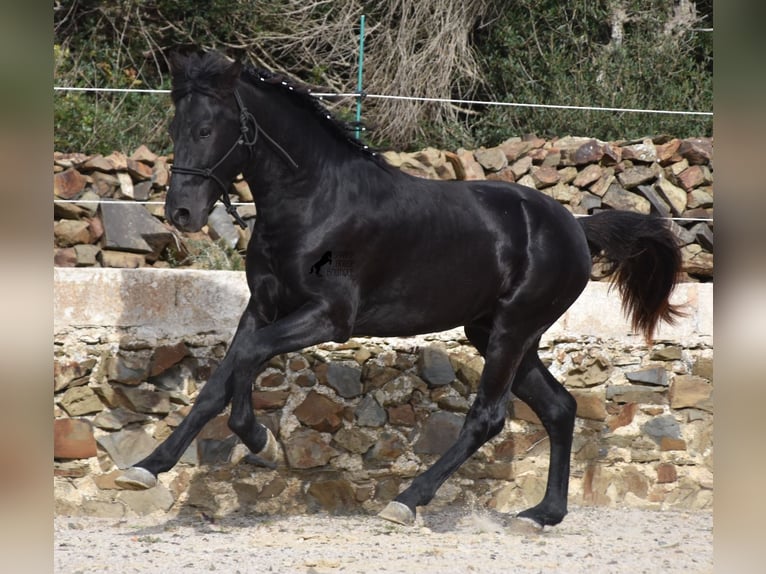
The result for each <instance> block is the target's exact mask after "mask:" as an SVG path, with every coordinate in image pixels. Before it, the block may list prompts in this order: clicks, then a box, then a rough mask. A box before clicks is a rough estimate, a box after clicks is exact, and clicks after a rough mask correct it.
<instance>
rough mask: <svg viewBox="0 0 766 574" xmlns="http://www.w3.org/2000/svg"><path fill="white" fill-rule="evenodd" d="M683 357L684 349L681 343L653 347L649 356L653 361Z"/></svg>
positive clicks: (674, 359) (678, 359)
mask: <svg viewBox="0 0 766 574" xmlns="http://www.w3.org/2000/svg"><path fill="white" fill-rule="evenodd" d="M682 357H683V349H682V347H681V346H680V345H663V346H662V347H656V348H654V349H652V353H651V354H650V355H649V358H650V359H652V360H653V361H680V360H681V358H682ZM663 370H664V369H663ZM665 384H667V383H665Z"/></svg>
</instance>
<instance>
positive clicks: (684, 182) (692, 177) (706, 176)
mask: <svg viewBox="0 0 766 574" xmlns="http://www.w3.org/2000/svg"><path fill="white" fill-rule="evenodd" d="M710 179H711V178H710V170H708V168H707V166H701V165H691V166H689V167H688V168H686V169H685V170H684V171H682V172H681V173H680V174H678V183H679V184H680V185H681V187H682V188H684V190H686V191H687V192H688V191H691V190H692V189H694V188H695V187H699V186H700V185H703V184H709V183H710Z"/></svg>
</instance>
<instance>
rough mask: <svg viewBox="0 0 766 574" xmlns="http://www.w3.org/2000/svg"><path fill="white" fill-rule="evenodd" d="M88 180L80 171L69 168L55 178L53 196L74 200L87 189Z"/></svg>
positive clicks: (55, 175)
mask: <svg viewBox="0 0 766 574" xmlns="http://www.w3.org/2000/svg"><path fill="white" fill-rule="evenodd" d="M87 182H88V180H87V179H86V178H85V176H84V175H82V174H81V173H80V172H79V171H77V170H76V169H74V168H69V169H67V170H66V171H62V172H61V173H57V174H54V176H53V194H54V195H55V196H56V197H59V198H61V199H73V198H75V197H77V196H78V195H80V194H81V193H82V192H83V190H84V189H85V185H86V183H87Z"/></svg>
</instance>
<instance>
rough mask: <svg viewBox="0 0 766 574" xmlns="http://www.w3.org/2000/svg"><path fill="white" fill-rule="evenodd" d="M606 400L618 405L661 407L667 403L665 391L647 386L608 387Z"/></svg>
mask: <svg viewBox="0 0 766 574" xmlns="http://www.w3.org/2000/svg"><path fill="white" fill-rule="evenodd" d="M606 398H607V400H610V401H614V402H616V403H619V404H624V403H639V404H649V405H663V404H666V403H667V402H668V400H667V389H665V388H664V387H656V386H647V385H609V386H607V387H606Z"/></svg>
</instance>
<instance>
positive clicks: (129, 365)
mask: <svg viewBox="0 0 766 574" xmlns="http://www.w3.org/2000/svg"><path fill="white" fill-rule="evenodd" d="M148 374H149V365H148V356H147V355H146V353H140V352H138V353H134V352H129V351H121V352H119V353H117V355H115V356H113V357H109V358H108V359H107V361H106V376H107V380H109V381H114V382H117V383H122V384H124V385H138V384H140V383H141V382H143V381H144V380H145V379H146V377H147V375H148Z"/></svg>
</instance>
